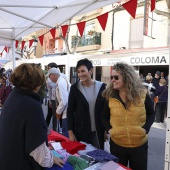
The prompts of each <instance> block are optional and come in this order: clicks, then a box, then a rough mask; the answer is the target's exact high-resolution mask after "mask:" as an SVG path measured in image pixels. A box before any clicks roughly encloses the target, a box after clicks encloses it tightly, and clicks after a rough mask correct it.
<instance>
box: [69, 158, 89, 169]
mask: <svg viewBox="0 0 170 170" xmlns="http://www.w3.org/2000/svg"><path fill="white" fill-rule="evenodd" d="M67 161H68V162H69V163H70V164H71V165H72V166H73V168H74V170H84V169H86V168H87V167H88V164H87V163H86V162H85V161H84V160H82V159H80V158H78V157H76V156H69V157H68V159H67Z"/></svg>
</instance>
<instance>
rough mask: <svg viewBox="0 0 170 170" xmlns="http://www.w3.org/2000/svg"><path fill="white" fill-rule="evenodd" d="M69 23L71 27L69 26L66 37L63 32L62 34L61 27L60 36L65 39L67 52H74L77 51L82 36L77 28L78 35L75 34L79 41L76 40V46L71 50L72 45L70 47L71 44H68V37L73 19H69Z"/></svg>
mask: <svg viewBox="0 0 170 170" xmlns="http://www.w3.org/2000/svg"><path fill="white" fill-rule="evenodd" d="M80 21H81V20H80ZM68 23H69V24H68V25H69V27H68V30H67V34H66V37H65V38H64V37H63V36H62V34H61V29H60V38H61V39H62V40H63V41H64V43H65V47H66V53H67V54H74V53H75V51H76V48H77V47H78V44H79V42H80V39H81V37H80V36H78V29H77V32H76V36H75V38H76V39H77V42H76V45H75V47H74V48H73V50H72V51H71V50H70V47H69V44H68V37H69V32H70V24H71V20H69V21H68Z"/></svg>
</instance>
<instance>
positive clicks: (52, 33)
mask: <svg viewBox="0 0 170 170" xmlns="http://www.w3.org/2000/svg"><path fill="white" fill-rule="evenodd" d="M50 33H51V35H52V37H53V39H55V28H52V29H51V30H50Z"/></svg>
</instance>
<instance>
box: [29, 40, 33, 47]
mask: <svg viewBox="0 0 170 170" xmlns="http://www.w3.org/2000/svg"><path fill="white" fill-rule="evenodd" d="M33 42H34V40H33V39H32V40H29V48H30V47H31V46H32V43H33Z"/></svg>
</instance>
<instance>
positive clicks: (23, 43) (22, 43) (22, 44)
mask: <svg viewBox="0 0 170 170" xmlns="http://www.w3.org/2000/svg"><path fill="white" fill-rule="evenodd" d="M24 45H25V41H22V42H21V51H22V50H23V48H24Z"/></svg>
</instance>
